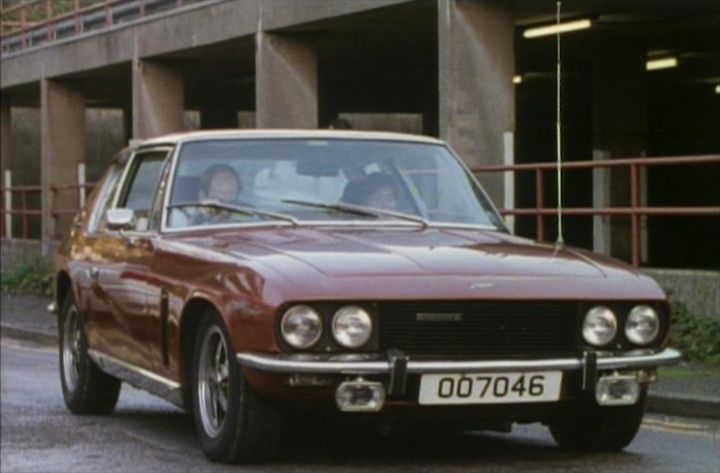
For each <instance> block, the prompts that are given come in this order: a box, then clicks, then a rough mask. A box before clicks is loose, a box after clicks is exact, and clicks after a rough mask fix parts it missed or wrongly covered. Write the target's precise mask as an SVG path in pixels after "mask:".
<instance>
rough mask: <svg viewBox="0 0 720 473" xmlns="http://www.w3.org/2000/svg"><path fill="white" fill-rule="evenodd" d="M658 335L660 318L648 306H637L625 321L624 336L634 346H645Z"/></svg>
mask: <svg viewBox="0 0 720 473" xmlns="http://www.w3.org/2000/svg"><path fill="white" fill-rule="evenodd" d="M658 333H660V318H659V317H658V315H657V312H655V309H653V308H652V307H650V306H647V305H638V306H635V308H633V310H631V311H630V315H628V318H627V320H625V336H626V337H627V339H628V340H630V341H631V342H633V343H634V344H635V345H647V344H648V343H650V342H652V341H653V340H655V338H656V337H657V336H658Z"/></svg>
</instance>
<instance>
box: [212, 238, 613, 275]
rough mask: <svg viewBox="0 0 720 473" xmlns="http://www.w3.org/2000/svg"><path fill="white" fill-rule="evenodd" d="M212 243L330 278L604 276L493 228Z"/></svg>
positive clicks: (572, 256) (582, 261) (583, 262)
mask: <svg viewBox="0 0 720 473" xmlns="http://www.w3.org/2000/svg"><path fill="white" fill-rule="evenodd" d="M215 247H217V248H223V250H224V251H227V252H231V253H233V254H235V255H237V256H255V257H257V256H273V257H275V256H279V255H281V256H284V257H286V258H291V259H293V260H295V261H298V262H301V263H303V264H305V265H307V266H309V267H311V268H313V269H314V270H316V271H318V272H320V273H322V274H323V275H325V276H331V277H356V276H387V275H398V276H403V275H404V276H412V275H420V274H421V275H434V276H449V275H478V274H483V275H496V276H569V277H577V278H601V277H604V273H603V271H602V269H601V268H600V267H599V266H598V265H596V264H593V262H591V261H590V260H588V259H586V258H583V257H581V256H579V255H578V254H577V253H575V252H573V251H570V250H568V249H564V248H560V249H558V248H555V247H554V246H553V245H541V244H529V242H528V241H527V240H523V239H519V238H513V237H510V236H507V235H504V234H499V233H491V232H477V231H462V230H445V229H425V230H405V229H401V230H388V229H383V230H382V231H379V230H376V229H366V230H357V229H356V230H347V229H345V230H342V229H336V230H332V229H322V230H319V229H311V228H300V229H282V230H275V231H270V232H268V231H254V232H248V233H246V234H243V235H242V236H238V235H233V236H229V235H218V237H217V240H216V242H215Z"/></svg>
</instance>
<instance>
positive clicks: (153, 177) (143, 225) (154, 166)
mask: <svg viewBox="0 0 720 473" xmlns="http://www.w3.org/2000/svg"><path fill="white" fill-rule="evenodd" d="M167 155H168V152H167V151H166V150H163V151H149V152H144V153H139V154H138V155H137V156H136V157H135V159H134V162H133V163H132V168H131V169H130V172H129V173H128V177H127V179H126V184H125V187H124V188H123V192H122V194H121V195H120V199H119V200H118V203H117V207H118V208H128V209H133V210H134V211H135V216H136V218H137V225H136V227H135V230H137V231H146V230H147V229H148V222H149V219H150V213H151V210H152V207H153V201H154V200H155V193H156V191H157V187H158V182H159V181H160V174H161V171H162V169H163V163H164V162H165V158H166V157H167Z"/></svg>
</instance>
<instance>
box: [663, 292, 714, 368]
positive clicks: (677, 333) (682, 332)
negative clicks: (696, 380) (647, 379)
mask: <svg viewBox="0 0 720 473" xmlns="http://www.w3.org/2000/svg"><path fill="white" fill-rule="evenodd" d="M670 344H671V345H672V346H674V347H676V348H678V349H679V350H680V351H682V352H683V355H684V357H685V360H687V361H690V362H695V363H700V364H703V365H712V366H720V320H717V319H712V318H710V317H703V316H699V315H696V314H693V313H691V312H689V311H688V310H687V308H686V307H685V306H684V305H682V304H676V305H675V312H674V314H673V319H672V327H671V329H670Z"/></svg>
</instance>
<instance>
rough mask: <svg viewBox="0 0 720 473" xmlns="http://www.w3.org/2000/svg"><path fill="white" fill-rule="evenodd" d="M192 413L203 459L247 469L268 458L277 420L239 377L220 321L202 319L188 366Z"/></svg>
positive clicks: (211, 315)
mask: <svg viewBox="0 0 720 473" xmlns="http://www.w3.org/2000/svg"><path fill="white" fill-rule="evenodd" d="M192 386H193V411H194V415H195V426H196V429H197V432H198V437H199V439H200V444H201V446H202V449H203V452H204V453H205V455H206V456H207V457H208V458H209V459H210V460H213V461H217V462H222V463H249V462H257V461H261V460H264V459H266V458H268V457H270V456H272V454H273V453H274V451H275V449H276V447H277V444H278V439H279V438H280V428H281V422H280V416H279V413H278V412H277V411H276V410H275V409H273V408H272V407H270V406H268V405H265V404H263V403H262V402H260V401H259V400H258V399H257V397H256V396H255V393H254V392H253V391H252V388H251V387H250V386H249V384H248V382H247V381H246V380H245V378H244V377H243V375H242V372H241V369H240V366H239V365H238V364H237V363H236V362H235V355H234V353H233V351H232V349H231V345H230V343H229V336H228V334H227V331H226V330H225V326H224V324H223V323H222V321H221V319H220V317H218V315H217V314H215V313H214V312H209V313H208V314H206V316H205V318H204V320H203V322H202V324H201V326H200V330H199V331H198V334H197V338H196V342H195V349H194V361H193V384H192Z"/></svg>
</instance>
